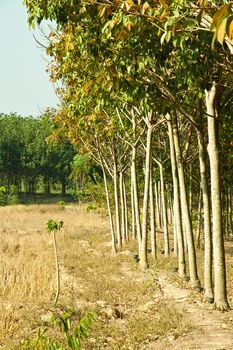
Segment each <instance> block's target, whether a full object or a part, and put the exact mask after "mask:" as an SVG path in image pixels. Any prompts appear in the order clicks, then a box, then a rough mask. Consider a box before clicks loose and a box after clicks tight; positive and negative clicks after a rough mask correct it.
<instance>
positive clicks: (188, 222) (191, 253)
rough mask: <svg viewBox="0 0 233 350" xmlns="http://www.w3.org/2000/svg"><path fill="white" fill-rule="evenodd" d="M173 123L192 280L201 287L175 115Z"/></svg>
mask: <svg viewBox="0 0 233 350" xmlns="http://www.w3.org/2000/svg"><path fill="white" fill-rule="evenodd" d="M172 125H173V136H174V145H175V153H176V161H177V168H178V178H179V186H180V196H181V209H182V214H183V219H184V226H185V234H186V239H187V245H188V258H189V273H190V282H191V284H192V286H193V287H194V288H197V289H199V288H200V281H199V278H198V274H197V263H196V252H195V246H194V237H193V230H192V222H191V218H190V213H189V206H188V198H187V191H186V183H185V176H184V168H183V162H182V156H181V150H180V143H179V136H178V126H177V119H176V116H174V118H173V123H172Z"/></svg>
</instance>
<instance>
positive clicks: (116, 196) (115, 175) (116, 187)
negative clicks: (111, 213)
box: [113, 154, 122, 248]
mask: <svg viewBox="0 0 233 350" xmlns="http://www.w3.org/2000/svg"><path fill="white" fill-rule="evenodd" d="M113 167H114V170H113V182H114V199H115V220H116V235H117V244H118V247H119V248H121V247H122V238H121V227H120V208H119V174H118V169H117V163H116V158H115V154H114V156H113Z"/></svg>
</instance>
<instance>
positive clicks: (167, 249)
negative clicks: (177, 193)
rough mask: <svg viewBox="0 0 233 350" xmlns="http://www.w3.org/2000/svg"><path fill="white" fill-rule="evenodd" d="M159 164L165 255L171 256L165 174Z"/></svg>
mask: <svg viewBox="0 0 233 350" xmlns="http://www.w3.org/2000/svg"><path fill="white" fill-rule="evenodd" d="M158 164H159V171H160V183H161V204H162V213H163V234H164V254H165V256H169V254H170V247H169V236H168V225H167V206H166V198H165V190H164V174H163V165H162V164H161V163H158Z"/></svg>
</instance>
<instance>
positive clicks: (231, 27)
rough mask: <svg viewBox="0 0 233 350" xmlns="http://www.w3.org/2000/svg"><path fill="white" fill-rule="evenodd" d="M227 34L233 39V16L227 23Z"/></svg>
mask: <svg viewBox="0 0 233 350" xmlns="http://www.w3.org/2000/svg"><path fill="white" fill-rule="evenodd" d="M227 35H228V36H229V38H230V39H233V16H231V17H230V19H229V20H228V23H227Z"/></svg>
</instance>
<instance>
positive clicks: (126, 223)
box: [123, 176, 129, 241]
mask: <svg viewBox="0 0 233 350" xmlns="http://www.w3.org/2000/svg"><path fill="white" fill-rule="evenodd" d="M123 199H124V208H125V212H124V217H125V237H126V241H128V240H129V227H128V224H129V222H128V221H129V220H128V206H127V194H126V186H125V177H124V176H123Z"/></svg>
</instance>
